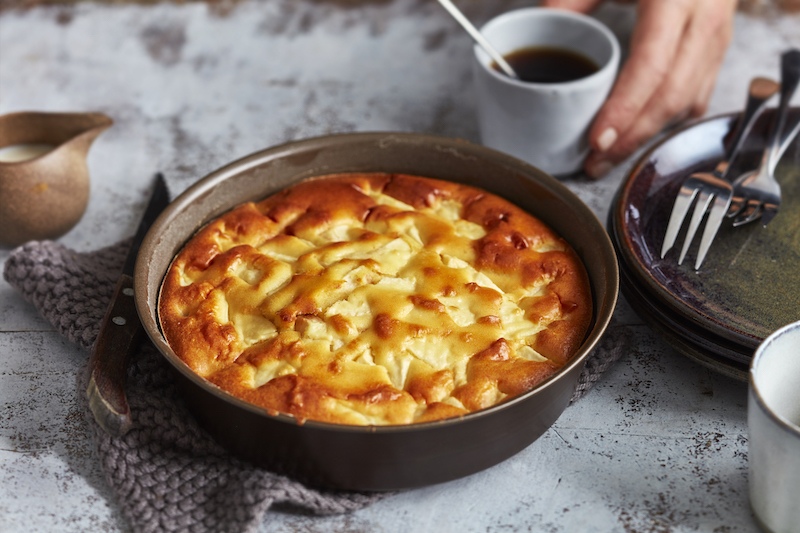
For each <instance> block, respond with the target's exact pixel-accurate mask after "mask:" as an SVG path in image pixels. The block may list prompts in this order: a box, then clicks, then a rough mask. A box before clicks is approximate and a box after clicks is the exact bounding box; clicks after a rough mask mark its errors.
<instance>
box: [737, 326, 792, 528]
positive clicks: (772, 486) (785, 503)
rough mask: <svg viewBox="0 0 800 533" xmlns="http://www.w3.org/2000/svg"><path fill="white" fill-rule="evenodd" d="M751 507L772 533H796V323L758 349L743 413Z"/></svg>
mask: <svg viewBox="0 0 800 533" xmlns="http://www.w3.org/2000/svg"><path fill="white" fill-rule="evenodd" d="M747 427H748V434H749V441H748V461H749V470H750V505H751V507H752V508H753V513H754V514H755V516H756V519H757V520H758V521H759V524H760V525H761V526H762V528H763V529H764V530H765V531H769V532H771V533H799V532H800V322H795V323H793V324H789V325H788V326H785V327H783V328H781V329H779V330H778V331H776V332H775V333H773V334H772V335H770V336H769V337H768V338H766V339H765V340H764V342H763V343H762V344H761V345H760V346H759V347H758V349H757V350H756V353H755V356H754V357H753V362H752V364H751V366H750V391H749V399H748V407H747Z"/></svg>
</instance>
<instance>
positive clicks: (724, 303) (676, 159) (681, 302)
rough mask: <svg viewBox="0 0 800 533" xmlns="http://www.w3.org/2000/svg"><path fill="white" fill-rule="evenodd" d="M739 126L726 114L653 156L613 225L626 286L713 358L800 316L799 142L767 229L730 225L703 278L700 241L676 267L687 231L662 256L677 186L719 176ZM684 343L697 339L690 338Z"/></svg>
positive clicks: (747, 156) (627, 189)
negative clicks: (710, 173) (697, 261)
mask: <svg viewBox="0 0 800 533" xmlns="http://www.w3.org/2000/svg"><path fill="white" fill-rule="evenodd" d="M792 114H793V115H792V116H793V117H797V116H798V114H800V109H796V108H793V109H792ZM772 115H773V110H768V111H767V112H766V113H765V114H764V116H762V117H761V118H760V119H759V121H758V122H757V123H756V125H755V127H754V128H753V132H752V133H751V135H750V137H749V138H748V139H747V140H746V142H745V147H744V151H743V153H742V156H741V157H740V158H739V160H738V161H737V162H735V163H734V168H732V170H731V175H733V176H736V175H738V173H740V172H742V171H744V170H748V169H750V168H754V167H755V166H756V165H757V163H758V160H759V158H760V155H761V151H762V149H763V147H764V145H765V143H766V136H767V132H768V129H769V125H770V124H771V120H772ZM737 118H738V115H725V116H719V117H714V118H709V119H706V120H703V121H700V122H697V123H694V124H692V125H690V126H688V127H685V128H683V129H681V130H678V131H676V132H675V133H673V134H671V135H669V136H668V137H667V138H665V139H664V140H662V141H661V142H659V143H658V144H656V145H655V146H654V147H653V148H651V149H650V150H649V151H648V152H647V153H645V154H644V155H643V156H642V158H641V159H640V160H639V162H638V163H637V164H636V165H635V166H634V168H633V170H632V171H631V173H630V175H629V176H628V178H627V180H626V181H625V182H624V183H623V185H622V187H621V188H620V190H619V191H618V193H617V198H616V199H615V204H614V206H613V208H612V211H611V213H610V221H609V224H610V229H611V230H612V234H613V236H614V238H615V240H616V244H617V248H618V253H619V255H620V260H621V263H624V265H625V267H626V269H627V271H628V276H627V277H628V282H629V285H630V284H631V283H632V284H633V286H635V287H636V288H637V289H638V292H639V293H640V295H645V297H646V299H647V300H648V301H649V305H650V307H651V308H654V309H657V310H659V311H660V314H661V315H663V316H669V317H672V318H673V319H674V320H677V322H678V323H680V324H683V325H684V326H685V327H686V328H688V329H689V330H691V331H694V332H699V333H700V334H701V336H702V337H705V339H706V341H707V344H708V343H710V344H711V348H712V349H711V350H710V352H708V353H713V354H715V355H716V356H719V355H723V353H722V352H724V350H723V349H722V347H723V345H725V346H727V347H728V348H731V349H734V350H735V351H736V352H737V353H745V354H752V352H753V351H754V350H755V348H756V347H757V346H758V344H760V342H761V341H762V340H763V339H764V338H765V337H767V336H768V335H769V334H770V333H771V332H773V331H775V330H776V329H778V328H779V327H781V326H783V325H785V324H788V323H790V322H794V321H796V320H798V319H799V318H800V141H798V140H797V139H796V140H795V141H794V142H793V143H792V145H791V146H790V147H789V149H788V150H787V152H786V153H785V154H784V156H783V158H782V160H781V162H780V164H779V165H778V168H777V170H776V172H775V175H776V178H777V179H778V181H779V182H780V184H781V188H782V203H781V208H780V212H779V214H778V216H777V217H776V218H775V219H774V220H773V221H772V223H771V224H770V225H769V226H768V227H767V228H764V227H762V226H761V224H758V223H751V224H748V225H746V226H742V227H739V228H733V227H732V225H731V223H730V219H727V220H726V221H725V222H723V226H722V228H721V229H720V231H719V233H718V234H717V237H716V240H715V241H714V243H713V244H712V246H711V249H710V251H709V253H708V256H707V257H706V260H705V262H704V263H703V265H702V267H701V268H700V270H699V271H695V270H694V268H693V264H694V258H695V255H696V252H697V243H696V242H695V243H693V245H692V247H691V248H690V249H689V253H688V255H687V257H686V260H685V261H684V264H683V265H680V266H679V265H678V254H679V252H680V248H681V246H682V244H683V240H684V232H685V228H684V230H683V231H682V232H681V234H680V235H679V236H678V239H677V242H676V245H675V246H674V247H673V249H672V250H670V252H669V253H667V255H666V256H665V257H664V258H663V259H661V257H660V255H661V245H662V242H663V237H664V232H665V229H666V224H667V220H668V218H669V214H670V212H671V210H672V204H673V202H674V200H675V197H676V195H677V193H678V189H679V188H680V185H681V183H682V182H683V180H684V179H685V178H686V177H687V176H688V175H689V174H691V173H692V172H694V171H697V170H712V169H713V167H714V166H715V164H716V161H717V160H718V159H719V158H720V157H721V155H722V154H723V152H724V143H725V142H726V141H727V140H728V138H729V137H730V133H731V130H732V128H733V127H734V126H735V124H736V120H737ZM701 230H702V227H701ZM695 241H699V238H696V239H695ZM679 329H680V328H679ZM677 333H680V331H678V332H677ZM675 335H676V333H673V336H675ZM686 340H687V341H691V338H690V337H689V336H686ZM695 341H696V339H695ZM736 359H740V358H738V357H737V358H736ZM740 362H741V361H740Z"/></svg>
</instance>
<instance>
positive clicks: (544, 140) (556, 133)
mask: <svg viewBox="0 0 800 533" xmlns="http://www.w3.org/2000/svg"><path fill="white" fill-rule="evenodd" d="M481 33H482V34H483V35H484V37H485V38H486V39H487V40H488V41H489V42H490V43H491V44H492V45H493V47H494V48H495V49H496V50H497V51H498V52H499V53H500V54H501V55H507V54H509V53H511V52H514V51H516V50H520V49H523V48H528V47H532V46H546V47H555V48H563V49H567V50H570V51H573V52H577V53H579V54H582V55H584V56H586V57H587V58H589V59H591V60H592V61H593V62H594V63H596V64H597V66H598V67H600V70H598V71H597V72H595V73H594V74H591V75H589V76H586V77H584V78H580V79H577V80H575V81H570V82H564V83H529V82H523V81H519V80H515V79H513V78H510V77H508V76H506V75H505V74H502V73H500V72H498V71H497V70H495V69H493V68H492V66H491V65H492V59H491V57H489V54H487V53H486V52H485V51H484V50H483V49H482V48H481V47H479V46H477V45H476V46H475V61H474V68H473V72H474V77H475V87H476V93H477V101H478V102H477V104H478V105H477V107H478V123H479V126H480V132H481V142H482V143H483V144H484V145H486V146H489V147H490V148H495V149H497V150H500V151H503V152H506V153H508V154H510V155H513V156H515V157H517V158H519V159H522V160H523V161H527V162H528V163H531V164H533V165H534V166H536V167H538V168H540V169H541V170H544V171H545V172H548V173H550V174H553V175H564V174H571V173H573V172H575V171H577V170H579V169H580V168H581V165H582V162H583V159H584V158H585V157H586V155H587V153H588V151H589V144H588V139H587V134H588V130H589V127H590V125H591V123H592V120H593V119H594V117H595V115H596V114H597V111H598V110H599V109H600V106H601V105H602V104H603V102H605V100H606V97H607V96H608V93H609V91H610V90H611V87H612V85H613V84H614V80H615V78H616V75H617V70H618V68H619V61H620V47H619V42H618V41H617V39H616V37H615V36H614V34H613V33H612V32H611V30H609V29H608V28H607V27H606V26H605V25H603V24H602V23H601V22H599V21H597V20H596V19H593V18H591V17H588V16H586V15H582V14H579V13H574V12H570V11H565V10H561V9H550V8H542V7H531V8H524V9H518V10H515V11H509V12H507V13H504V14H502V15H500V16H498V17H496V18H494V19H492V20H490V21H489V22H487V23H486V24H485V25H484V26H483V27H482V28H481Z"/></svg>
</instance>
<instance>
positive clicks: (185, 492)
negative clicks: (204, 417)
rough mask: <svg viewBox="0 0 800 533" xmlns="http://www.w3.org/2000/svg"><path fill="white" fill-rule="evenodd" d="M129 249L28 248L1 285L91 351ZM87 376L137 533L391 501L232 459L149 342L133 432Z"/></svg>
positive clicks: (233, 525) (609, 354)
mask: <svg viewBox="0 0 800 533" xmlns="http://www.w3.org/2000/svg"><path fill="white" fill-rule="evenodd" d="M129 245H130V241H123V242H120V243H118V244H115V245H113V246H109V247H107V248H103V249H100V250H97V251H94V252H89V253H78V252H75V251H73V250H70V249H68V248H66V247H64V246H63V245H61V244H58V243H55V242H52V241H42V242H30V243H28V244H26V245H24V246H21V247H19V248H17V249H16V250H14V251H13V252H12V253H11V256H10V257H9V259H8V261H6V264H5V271H4V277H5V279H6V281H8V283H10V284H11V285H12V286H13V287H15V288H16V289H17V290H19V291H20V292H21V293H22V295H23V296H24V297H25V298H26V299H27V300H28V301H30V302H31V303H33V305H34V306H35V307H36V309H37V310H38V311H39V313H41V315H42V316H43V317H44V318H46V319H47V320H49V321H50V322H51V323H52V324H53V326H55V328H56V329H57V330H58V331H59V332H60V333H61V334H62V335H64V336H65V337H67V338H68V339H69V340H71V341H73V342H75V343H77V344H79V345H81V346H83V347H84V348H86V349H87V350H90V349H91V347H92V344H93V343H94V341H95V339H96V338H97V335H98V332H99V329H100V323H101V322H102V320H103V317H104V316H105V313H106V308H107V306H108V304H109V302H110V299H111V297H112V293H113V291H114V287H115V285H116V281H117V279H118V277H119V275H120V272H121V270H122V265H123V263H124V261H125V256H126V255H127V252H128V246H129ZM627 331H628V330H627V329H626V328H612V330H609V333H611V334H607V335H606V336H605V337H604V338H603V342H601V344H600V345H599V346H598V348H597V349H595V351H594V352H593V353H592V354H591V355H590V357H589V358H588V359H587V361H586V364H585V368H584V370H583V373H582V374H581V376H580V380H579V384H578V387H577V388H576V390H575V394H574V395H573V398H572V401H575V400H577V399H578V398H580V397H581V396H583V395H584V394H585V393H586V392H587V391H588V390H589V389H590V388H591V387H592V385H594V383H595V382H596V381H597V380H598V379H599V378H600V376H601V375H602V374H603V372H605V371H606V370H607V369H608V368H610V367H611V365H612V364H613V363H614V362H615V361H616V360H617V359H618V358H619V356H620V354H621V353H622V351H623V349H624V347H625V346H626V345H627V341H628V337H629V335H628V333H627ZM87 367H88V359H87V366H86V367H84V368H83V369H82V370H81V371H80V372H79V373H78V386H77V393H78V402H79V404H80V406H81V408H82V410H83V412H84V414H85V417H86V420H87V422H88V424H89V427H90V428H91V433H92V437H93V440H94V443H95V446H96V450H97V454H98V457H99V458H100V463H101V467H102V469H103V471H104V473H105V476H106V480H107V481H108V483H109V485H110V486H111V488H112V489H113V491H114V493H115V494H116V496H117V498H118V500H119V503H120V505H121V507H122V511H123V514H124V515H125V516H126V517H127V518H128V520H130V523H131V525H132V526H133V528H134V530H135V531H137V532H142V533H144V532H148V533H149V532H156V531H159V532H160V531H165V532H198V533H199V532H234V531H237V532H238V531H243V532H247V531H253V530H255V529H256V528H257V527H258V525H259V524H260V523H261V522H262V521H263V520H264V516H265V513H266V512H267V510H268V509H269V508H270V507H271V506H272V505H273V504H276V503H284V504H288V505H291V506H293V507H296V508H299V509H303V510H305V511H307V512H310V513H313V514H317V515H331V514H339V513H345V512H348V511H352V510H355V509H360V508H362V507H365V506H367V505H370V504H372V503H374V502H376V501H378V500H380V499H382V498H385V497H387V496H388V495H387V494H363V493H356V492H344V491H322V490H318V489H314V488H310V487H306V486H305V485H303V484H302V483H300V482H298V481H296V480H293V479H290V478H287V477H284V476H279V475H277V474H274V473H272V472H269V471H267V470H264V469H261V468H257V467H254V466H253V465H251V464H249V463H247V462H244V461H241V460H239V459H237V458H235V457H233V456H232V455H230V454H228V453H227V452H226V451H225V450H224V449H222V448H221V447H220V446H219V445H218V444H216V442H214V441H213V440H212V439H211V437H209V436H208V435H207V434H206V433H205V432H204V430H203V429H202V428H200V427H199V426H198V424H197V423H196V422H195V420H194V418H193V417H192V416H191V415H190V414H189V412H188V410H187V408H186V406H185V405H184V403H183V401H182V400H181V398H180V396H179V394H178V393H177V390H176V387H175V384H174V382H173V376H172V372H171V370H170V368H169V365H168V363H167V362H166V361H165V360H164V359H163V358H162V357H161V356H160V355H159V354H158V352H157V351H156V349H155V347H154V346H153V345H152V344H151V343H150V342H144V343H142V346H141V348H140V349H139V351H138V352H137V353H136V354H135V355H134V356H133V357H132V360H131V363H130V366H129V369H128V382H127V386H126V393H127V398H128V403H129V405H130V409H131V414H132V417H133V428H132V429H131V430H130V431H129V432H128V433H127V434H125V435H124V436H122V437H118V438H112V437H110V436H108V435H107V434H106V433H105V432H104V431H103V430H102V429H100V426H98V425H97V423H96V422H95V420H94V417H93V415H92V413H91V411H90V410H89V406H88V401H87V400H86V394H85V391H86V384H87V378H88V376H87V374H88V372H87Z"/></svg>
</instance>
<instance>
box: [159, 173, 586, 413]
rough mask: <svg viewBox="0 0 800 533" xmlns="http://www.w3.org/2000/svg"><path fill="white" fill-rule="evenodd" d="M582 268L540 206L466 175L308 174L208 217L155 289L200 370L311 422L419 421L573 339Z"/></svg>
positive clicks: (491, 401)
mask: <svg viewBox="0 0 800 533" xmlns="http://www.w3.org/2000/svg"><path fill="white" fill-rule="evenodd" d="M591 318H592V302H591V295H590V288H589V281H588V277H587V275H586V271H585V269H584V267H583V265H582V264H581V262H580V260H579V259H578V257H577V255H576V254H575V252H574V251H573V250H572V248H571V247H570V246H569V245H568V244H567V243H566V242H565V241H564V240H563V239H561V238H560V237H559V236H558V235H556V234H555V233H554V232H553V231H552V230H551V229H550V228H548V227H547V226H546V225H545V224H543V223H542V222H541V221H539V220H538V219H536V218H535V217H533V216H531V215H530V214H528V213H526V212H525V211H523V210H522V209H520V208H518V207H516V206H515V205H514V204H512V203H510V202H508V201H507V200H504V199H502V198H500V197H498V196H496V195H494V194H491V193H488V192H486V191H484V190H481V189H478V188H475V187H470V186H467V185H463V184H459V183H454V182H448V181H441V180H434V179H430V178H424V177H418V176H408V175H399V174H379V173H370V174H338V175H330V176H323V177H318V178H313V179H308V180H306V181H302V182H299V183H297V184H296V185H294V186H292V187H290V188H287V189H285V190H283V191H281V192H279V193H277V194H275V195H273V196H270V197H269V198H267V199H265V200H262V201H260V202H258V203H246V204H243V205H240V206H238V207H236V208H235V209H233V210H231V211H229V212H228V213H226V214H224V215H222V216H221V217H219V218H218V219H216V220H214V221H212V222H211V223H209V224H208V225H206V226H205V227H203V228H202V229H201V230H200V231H199V232H198V233H197V234H196V235H195V236H193V237H192V239H191V240H190V241H189V242H188V243H187V244H186V245H185V247H184V248H183V249H182V250H181V251H180V252H179V253H178V255H177V256H176V257H175V259H174V261H173V262H172V265H171V266H170V268H169V270H168V272H167V274H166V277H165V279H164V283H163V286H162V289H161V295H160V299H159V319H160V322H161V327H162V330H163V332H164V335H165V338H166V340H167V342H168V343H169V344H170V346H171V347H172V349H173V350H174V352H175V353H176V354H177V355H178V357H180V358H181V359H182V360H183V361H184V362H185V363H186V364H187V365H188V366H189V367H190V368H191V369H192V370H193V371H194V372H196V373H197V374H199V375H200V376H202V377H203V378H205V379H206V380H208V381H210V382H211V383H213V384H215V385H216V386H218V387H220V388H221V389H223V390H225V391H227V392H229V393H230V394H233V395H234V396H236V397H239V398H241V399H243V400H245V401H247V402H250V403H252V404H255V405H258V406H261V407H263V408H266V409H267V410H268V411H269V412H271V413H278V412H280V413H285V414H289V415H292V416H294V417H296V418H297V420H298V421H299V422H300V423H302V422H303V421H305V420H308V419H310V420H319V421H323V422H330V423H336V424H351V425H387V424H413V423H420V422H428V421H433V420H439V419H443V418H450V417H457V416H463V415H465V414H467V413H469V412H471V411H476V410H479V409H483V408H486V407H490V406H492V405H495V404H497V403H499V402H502V401H504V400H506V399H508V398H511V397H513V396H516V395H518V394H521V393H524V392H525V391H528V390H530V389H531V388H533V387H535V386H536V385H537V384H539V383H541V382H542V381H544V380H546V379H547V378H548V377H549V376H551V375H552V374H553V373H554V372H556V371H557V370H558V369H559V368H561V367H562V366H564V365H565V364H566V363H567V361H569V359H570V358H571V357H572V356H573V355H574V354H575V352H576V351H577V349H578V348H579V347H580V345H581V343H582V341H583V338H584V336H585V334H586V331H587V328H588V327H589V323H590V322H591Z"/></svg>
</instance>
